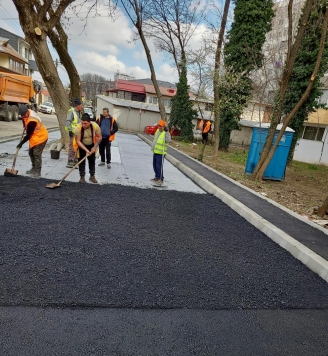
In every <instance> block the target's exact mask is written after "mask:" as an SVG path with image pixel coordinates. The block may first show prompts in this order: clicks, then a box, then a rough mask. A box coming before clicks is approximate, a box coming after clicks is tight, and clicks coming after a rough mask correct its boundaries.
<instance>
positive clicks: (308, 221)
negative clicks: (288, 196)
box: [170, 146, 328, 236]
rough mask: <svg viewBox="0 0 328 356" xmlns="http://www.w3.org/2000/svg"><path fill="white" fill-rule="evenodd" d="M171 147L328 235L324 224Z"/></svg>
mask: <svg viewBox="0 0 328 356" xmlns="http://www.w3.org/2000/svg"><path fill="white" fill-rule="evenodd" d="M170 149H172V150H175V151H177V152H179V154H182V155H184V156H185V157H188V158H189V159H191V160H193V161H194V162H197V163H198V164H200V165H202V166H203V167H205V168H207V169H209V170H210V171H212V172H214V173H215V174H218V175H219V176H221V177H223V178H225V179H226V180H228V181H230V182H231V183H233V184H235V185H237V186H238V187H240V188H243V189H245V190H247V191H248V192H250V193H252V194H254V195H256V196H257V197H259V198H261V199H263V200H266V201H267V202H269V203H271V204H272V205H274V206H276V207H277V208H279V209H281V210H283V211H285V212H286V213H288V214H289V215H291V216H293V217H294V218H296V219H298V220H300V221H302V222H305V223H306V224H308V225H310V226H312V227H314V228H316V229H318V230H320V231H321V232H323V233H324V234H326V235H327V236H328V230H327V229H325V228H323V227H322V226H320V225H318V224H315V223H314V222H312V221H311V220H308V219H305V218H303V217H302V216H301V215H299V214H297V213H295V212H294V211H292V210H290V209H288V208H286V207H285V206H283V205H281V204H279V203H277V202H276V201H274V200H272V199H270V198H266V197H265V196H263V195H262V194H260V193H258V192H255V191H254V190H252V189H250V188H248V187H246V186H245V185H243V184H241V183H239V182H237V181H235V180H234V179H232V178H230V177H228V176H226V175H224V174H222V173H220V172H218V171H216V170H215V169H213V168H212V167H209V166H207V165H206V164H205V163H203V162H200V161H198V160H197V159H195V158H193V157H191V156H188V155H187V154H185V153H184V152H181V151H179V150H178V149H176V148H174V147H172V146H170Z"/></svg>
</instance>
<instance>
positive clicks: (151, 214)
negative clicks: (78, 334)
mask: <svg viewBox="0 0 328 356" xmlns="http://www.w3.org/2000/svg"><path fill="white" fill-rule="evenodd" d="M47 183H49V181H48V180H45V179H40V180H32V179H29V178H26V177H21V176H19V177H16V178H8V177H4V176H1V177H0V211H1V215H0V216H1V217H0V219H1V223H0V225H1V243H0V248H1V250H0V265H1V275H0V305H1V306H17V305H22V306H59V307H74V306H76V307H118V308H201V309H249V308H250V309H253V308H254V309H255V308H256V309H258V308H261V309H262V308H264V309H265V308H273V309H276V308H280V309H289V308H301V309H302V308H316V309H320V308H328V284H327V283H326V282H324V281H323V280H322V279H321V278H319V277H318V276H317V275H316V274H314V273H313V272H311V271H310V270H309V269H308V268H307V267H305V266H304V265H302V264H301V263H300V262H299V261H297V260H296V259H294V258H293V257H292V256H291V255H290V254H289V253H288V252H286V251H284V250H283V249H282V248H280V247H279V246H278V245H276V244H275V243H274V242H272V241H271V240H270V239H269V238H268V237H266V236H265V235H263V234H262V233H261V232H259V231H258V230H256V229H255V228H254V227H253V226H252V225H250V224H249V223H247V222H246V221H245V220H244V219H243V218H241V217H240V216H239V215H237V214H236V213H235V212H234V211H232V210H231V209H230V208H228V207H227V206H226V205H224V204H223V203H222V202H221V201H220V200H219V199H217V198H215V197H213V196H210V195H205V194H204V195H203V194H192V193H182V192H174V191H165V190H161V191H159V190H156V189H149V190H145V189H138V188H133V187H127V186H119V185H107V186H106V185H105V186H98V185H91V184H85V185H81V184H77V183H69V182H64V183H63V186H62V187H61V188H57V189H53V190H51V189H46V188H45V185H46V184H47Z"/></svg>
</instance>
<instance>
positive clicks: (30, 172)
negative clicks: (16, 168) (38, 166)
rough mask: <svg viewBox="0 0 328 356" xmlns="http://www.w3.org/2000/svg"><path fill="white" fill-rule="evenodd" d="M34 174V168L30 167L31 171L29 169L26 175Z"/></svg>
mask: <svg viewBox="0 0 328 356" xmlns="http://www.w3.org/2000/svg"><path fill="white" fill-rule="evenodd" d="M34 172H35V167H32V168H31V169H29V170H28V171H26V174H32V173H34Z"/></svg>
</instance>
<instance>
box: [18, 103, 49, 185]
mask: <svg viewBox="0 0 328 356" xmlns="http://www.w3.org/2000/svg"><path fill="white" fill-rule="evenodd" d="M18 111H19V115H20V116H21V118H22V119H23V125H24V127H25V130H26V134H25V137H24V138H23V139H22V140H21V142H20V143H19V144H18V145H17V148H22V146H23V145H24V143H25V142H27V141H29V145H30V148H29V150H28V154H29V156H30V159H31V162H32V168H31V169H30V170H28V171H27V172H26V173H27V174H29V175H30V177H31V178H40V177H41V168H42V152H43V150H44V148H45V146H46V143H47V141H48V131H47V129H46V127H45V126H44V124H43V123H42V121H41V119H40V117H39V115H38V114H37V113H36V112H34V111H33V110H30V109H29V108H28V107H27V106H26V105H20V106H19V109H18Z"/></svg>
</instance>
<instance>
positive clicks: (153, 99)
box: [149, 96, 157, 104]
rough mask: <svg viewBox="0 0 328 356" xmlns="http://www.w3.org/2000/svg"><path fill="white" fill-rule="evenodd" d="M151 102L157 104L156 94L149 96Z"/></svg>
mask: <svg viewBox="0 0 328 356" xmlns="http://www.w3.org/2000/svg"><path fill="white" fill-rule="evenodd" d="M149 103H150V104H157V97H156V96H150V97H149Z"/></svg>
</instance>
